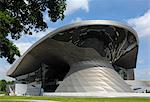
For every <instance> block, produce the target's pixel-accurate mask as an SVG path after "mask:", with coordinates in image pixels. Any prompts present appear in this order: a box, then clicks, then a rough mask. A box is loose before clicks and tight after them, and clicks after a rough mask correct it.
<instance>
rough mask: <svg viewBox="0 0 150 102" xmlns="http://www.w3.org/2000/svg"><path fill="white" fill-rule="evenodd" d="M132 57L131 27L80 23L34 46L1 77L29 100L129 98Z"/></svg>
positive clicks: (133, 37) (134, 51)
mask: <svg viewBox="0 0 150 102" xmlns="http://www.w3.org/2000/svg"><path fill="white" fill-rule="evenodd" d="M137 52H138V36H137V33H136V32H135V31H134V30H133V29H132V28H131V27H129V26H127V25H124V24H122V23H119V22H115V21H108V20H90V21H82V22H78V23H74V24H70V25H66V26H63V27H61V28H58V29H56V30H54V31H52V32H50V33H49V34H47V35H46V36H44V37H43V38H42V39H40V40H39V41H37V42H36V43H35V44H33V45H32V46H31V47H30V48H29V49H28V50H27V51H26V52H25V53H24V54H23V55H22V56H21V57H20V58H19V60H18V61H17V62H16V63H14V65H13V66H12V68H10V70H9V71H8V72H7V75H8V76H10V77H13V78H15V79H16V81H17V83H18V86H16V90H18V92H21V91H20V90H26V91H25V93H24V94H29V95H37V94H39V93H40V92H41V89H42V91H43V92H64V93H65V92H76V93H77V92H132V90H131V89H130V87H129V85H127V84H126V83H125V81H124V80H134V68H135V67H136V60H137ZM17 83H16V85H17ZM19 85H20V86H19ZM23 87H24V88H23Z"/></svg>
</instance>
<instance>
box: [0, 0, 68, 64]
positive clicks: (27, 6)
mask: <svg viewBox="0 0 150 102" xmlns="http://www.w3.org/2000/svg"><path fill="white" fill-rule="evenodd" d="M65 9H66V0H0V58H3V57H4V58H6V59H7V61H8V62H9V63H10V64H11V63H13V62H14V61H15V56H20V52H19V50H18V48H17V47H16V45H15V44H14V43H13V42H12V41H11V40H10V38H9V37H8V36H11V38H12V39H15V40H17V39H19V38H20V37H21V35H22V34H29V35H31V34H32V31H31V30H34V31H36V32H39V31H43V30H45V29H46V28H48V26H47V23H46V22H45V21H44V19H43V16H44V14H43V13H44V12H47V13H48V15H49V18H50V21H52V22H56V21H57V20H58V19H61V20H63V19H64V11H65Z"/></svg>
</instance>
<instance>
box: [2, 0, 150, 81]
mask: <svg viewBox="0 0 150 102" xmlns="http://www.w3.org/2000/svg"><path fill="white" fill-rule="evenodd" d="M65 15H66V16H65V19H64V20H63V21H61V20H58V21H57V22H56V23H52V22H50V21H49V19H48V16H47V14H46V13H45V15H44V20H45V21H46V22H48V26H49V28H48V29H47V30H46V31H45V32H39V33H35V32H34V33H33V35H32V36H29V35H23V36H22V38H21V39H19V40H17V41H14V43H15V44H16V45H17V46H18V47H19V49H20V51H21V54H23V53H24V52H25V51H26V50H27V49H28V48H29V47H30V46H31V45H32V44H33V43H35V42H36V41H37V40H38V39H40V38H41V37H43V36H44V35H46V34H47V33H49V32H50V31H52V30H54V29H57V28H58V27H60V26H63V25H66V24H69V23H73V22H78V21H82V20H115V21H119V22H123V23H126V24H128V25H129V26H131V27H133V28H134V29H135V30H136V31H137V32H138V34H139V40H140V43H139V53H138V60H137V68H136V69H135V77H136V80H150V0H67V10H66V11H65ZM10 67H11V65H10V64H8V63H7V61H5V59H0V79H10V78H8V77H6V71H7V70H8V69H9V68H10Z"/></svg>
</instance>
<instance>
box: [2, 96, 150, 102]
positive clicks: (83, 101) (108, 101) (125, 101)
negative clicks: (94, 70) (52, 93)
mask: <svg viewBox="0 0 150 102" xmlns="http://www.w3.org/2000/svg"><path fill="white" fill-rule="evenodd" d="M23 100H53V101H61V102H150V98H66V97H44V96H0V102H12V101H13V102H22V101H23Z"/></svg>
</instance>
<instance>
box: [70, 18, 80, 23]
mask: <svg viewBox="0 0 150 102" xmlns="http://www.w3.org/2000/svg"><path fill="white" fill-rule="evenodd" d="M80 21H83V20H82V19H81V18H80V17H77V18H76V19H73V20H71V23H76V22H80Z"/></svg>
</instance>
